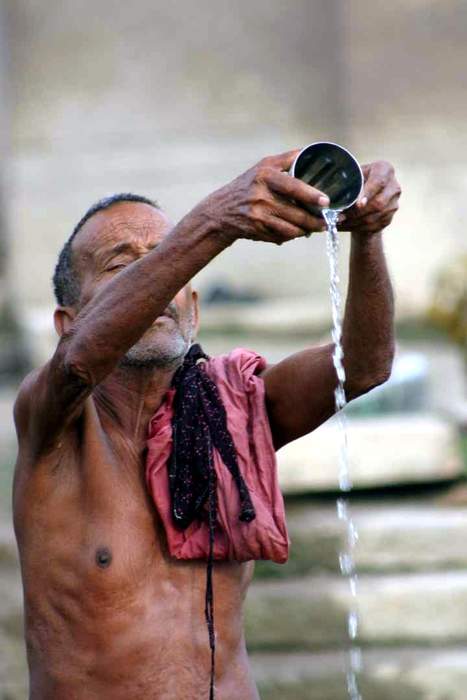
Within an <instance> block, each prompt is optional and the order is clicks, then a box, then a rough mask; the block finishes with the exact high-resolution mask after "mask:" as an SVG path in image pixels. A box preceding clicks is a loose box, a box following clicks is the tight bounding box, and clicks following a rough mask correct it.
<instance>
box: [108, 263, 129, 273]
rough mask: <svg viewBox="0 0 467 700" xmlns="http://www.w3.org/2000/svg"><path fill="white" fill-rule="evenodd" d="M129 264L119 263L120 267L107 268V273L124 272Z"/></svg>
mask: <svg viewBox="0 0 467 700" xmlns="http://www.w3.org/2000/svg"><path fill="white" fill-rule="evenodd" d="M127 265H128V263H118V265H112V266H111V267H107V268H106V270H105V271H106V272H115V271H116V270H123V268H124V267H126V266H127Z"/></svg>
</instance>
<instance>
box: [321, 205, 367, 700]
mask: <svg viewBox="0 0 467 700" xmlns="http://www.w3.org/2000/svg"><path fill="white" fill-rule="evenodd" d="M322 213H323V216H324V219H325V221H326V224H327V227H328V230H327V234H326V252H327V255H328V259H329V269H330V293H331V304H332V323H333V328H332V340H333V342H334V352H333V356H332V361H333V364H334V367H335V370H336V375H337V387H336V389H335V391H334V398H335V407H336V414H337V421H338V425H339V436H340V445H339V488H340V490H341V492H342V494H345V493H348V492H349V491H350V489H351V488H352V482H351V479H350V469H349V456H348V446H347V425H346V416H345V413H344V412H343V409H344V407H345V405H346V403H347V400H346V396H345V390H344V385H345V369H344V365H343V358H344V352H343V348H342V311H341V305H342V303H341V294H340V288H339V282H340V280H339V270H338V256H339V236H338V233H337V221H338V217H339V214H340V211H339V210H335V209H323V210H322ZM337 515H338V518H339V520H341V521H342V522H343V523H344V525H345V528H346V546H345V548H344V549H343V550H342V551H341V552H340V553H339V566H340V570H341V573H342V575H343V576H345V577H346V578H347V580H348V583H349V589H350V595H351V599H350V600H351V602H350V609H349V613H348V618H347V628H348V635H349V639H350V650H349V663H348V669H347V675H346V679H347V691H348V694H349V698H350V700H362V696H361V694H360V692H359V689H358V683H357V674H358V673H359V672H360V671H361V668H362V654H361V649H360V647H359V646H358V644H356V642H355V640H356V639H357V635H358V622H359V619H358V606H357V572H356V567H355V558H354V549H355V546H356V544H357V541H358V533H357V529H356V527H355V525H354V522H353V520H352V517H351V514H350V509H349V501H348V499H347V498H346V497H345V496H344V495H342V496H341V497H340V498H338V499H337Z"/></svg>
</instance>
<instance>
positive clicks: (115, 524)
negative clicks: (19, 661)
mask: <svg viewBox="0 0 467 700" xmlns="http://www.w3.org/2000/svg"><path fill="white" fill-rule="evenodd" d="M33 461H34V460H33V458H32V457H31V455H30V454H28V447H27V445H23V446H22V448H21V450H20V455H19V459H18V465H17V472H16V478H15V493H14V507H15V529H16V533H17V538H18V545H19V549H20V556H21V565H22V573H23V583H24V591H25V617H26V621H25V624H26V642H27V651H28V660H29V665H30V672H31V697H32V698H35V699H37V700H42V699H43V698H54V700H61V698H64V699H65V698H66V700H71V699H72V698H76V700H80V699H81V698H83V699H84V698H86V700H91V699H93V698H96V699H97V698H99V699H100V700H105V698H107V697H108V698H112V699H115V700H117V699H118V698H125V699H126V700H130V699H131V698H142V697H144V698H154V699H156V698H157V699H158V700H169V699H174V700H177V699H178V698H188V697H190V698H192V699H193V700H197V698H200V700H201V699H203V700H204V698H207V696H208V686H209V672H210V653H209V645H208V636H207V629H206V625H205V620H204V596H205V585H206V565H205V563H204V562H200V561H190V562H178V561H175V560H173V559H171V558H170V557H169V556H168V555H167V551H166V546H165V539H164V533H163V528H162V526H161V523H160V520H159V518H158V516H157V513H156V511H155V509H154V507H153V504H152V502H151V501H150V500H149V497H148V495H147V492H146V488H145V480H144V461H145V451H144V444H141V445H138V446H136V445H134V444H133V443H132V442H131V441H129V440H128V439H127V437H126V436H125V435H124V433H123V430H122V429H121V427H120V426H119V425H118V422H117V421H116V420H115V418H114V416H113V415H112V412H111V411H108V410H105V408H104V407H103V406H99V407H97V406H96V403H95V402H94V399H93V398H92V397H90V398H88V399H87V400H86V403H85V407H84V411H83V413H82V415H81V417H80V418H79V420H78V422H77V423H75V424H74V425H73V426H72V427H70V428H69V429H68V430H67V431H66V432H64V434H63V436H62V437H61V438H60V440H59V441H58V442H57V443H56V444H55V445H54V447H53V449H51V450H50V451H49V452H48V453H47V455H46V456H43V457H41V459H40V460H39V463H36V464H34V463H33ZM252 568H253V565H252V564H239V563H236V562H225V563H217V564H216V566H215V572H214V595H215V620H216V633H217V634H216V639H217V653H216V686H217V697H218V698H219V700H234V699H236V698H244V699H245V700H247V699H248V700H249V699H250V698H251V699H253V698H257V697H258V696H257V691H256V690H255V687H254V684H253V682H252V680H251V677H250V672H249V668H248V661H247V657H246V651H245V645H244V638H243V631H242V604H243V599H244V596H245V594H246V589H247V586H248V583H249V581H250V580H251V576H252Z"/></svg>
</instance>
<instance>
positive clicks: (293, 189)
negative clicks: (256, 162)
mask: <svg viewBox="0 0 467 700" xmlns="http://www.w3.org/2000/svg"><path fill="white" fill-rule="evenodd" d="M265 182H266V184H267V185H268V186H269V187H270V189H271V190H272V191H273V192H276V193H277V194H280V195H281V196H282V197H285V198H286V199H294V200H295V201H297V202H299V203H300V204H301V205H302V206H304V207H306V206H315V207H327V206H328V205H329V197H328V196H327V195H325V194H324V192H320V191H319V190H317V189H316V188H315V187H311V185H307V184H306V183H304V182H302V181H301V180H298V179H297V178H296V177H290V175H287V174H286V173H281V172H277V171H275V170H270V171H268V173H267V175H266V178H265Z"/></svg>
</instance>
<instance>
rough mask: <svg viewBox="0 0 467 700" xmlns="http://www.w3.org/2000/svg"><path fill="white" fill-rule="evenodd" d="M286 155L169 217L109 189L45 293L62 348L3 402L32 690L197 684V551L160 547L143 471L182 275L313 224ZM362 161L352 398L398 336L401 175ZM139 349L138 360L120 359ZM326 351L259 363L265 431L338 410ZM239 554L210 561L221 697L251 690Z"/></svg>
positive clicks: (171, 688) (204, 686) (278, 437)
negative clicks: (386, 238) (385, 235)
mask: <svg viewBox="0 0 467 700" xmlns="http://www.w3.org/2000/svg"><path fill="white" fill-rule="evenodd" d="M295 153H296V152H291V153H287V154H282V155H280V156H273V157H270V158H267V159H264V160H263V161H261V162H260V163H259V164H257V165H256V166H254V167H253V168H251V169H250V170H248V171H247V172H246V173H244V174H243V175H241V176H240V177H239V178H237V179H236V180H234V181H233V182H232V183H230V184H229V185H226V186H225V187H223V188H222V189H220V190H218V191H217V192H214V193H213V194H212V195H210V196H209V197H207V198H206V199H205V200H204V201H203V202H201V203H200V204H199V205H198V206H197V207H195V208H194V209H193V211H192V212H190V214H188V215H187V216H186V217H185V218H184V219H183V220H182V221H181V222H180V223H179V224H178V225H177V226H172V225H171V224H170V222H169V221H168V220H167V218H166V217H165V215H164V214H163V213H162V212H160V211H158V210H155V209H153V208H152V207H149V206H147V205H145V204H139V203H129V202H126V203H120V204H116V205H114V206H112V207H111V208H110V209H108V210H106V211H103V212H100V213H98V214H96V215H94V216H93V217H92V218H91V219H90V220H89V221H88V222H87V223H86V224H85V226H84V227H83V229H82V230H81V231H80V233H79V234H78V236H77V238H76V240H75V242H74V244H73V253H74V261H75V264H76V267H77V270H78V271H79V275H80V281H81V296H80V300H79V303H77V304H76V306H74V307H58V308H57V310H56V312H55V324H56V328H57V331H58V333H59V335H60V341H59V343H58V346H57V350H56V352H55V354H54V356H53V357H52V359H51V360H50V361H49V362H48V363H47V364H46V365H45V366H44V367H42V368H41V369H39V370H37V371H35V372H33V373H32V374H31V375H29V376H28V377H27V378H26V379H25V380H24V382H23V384H22V386H21V389H20V392H19V395H18V399H17V402H16V405H15V422H16V427H17V432H18V441H19V454H18V461H17V467H16V474H15V485H14V519H15V530H16V534H17V539H18V546H19V551H20V558H21V566H22V575H23V585H24V594H25V635H26V643H27V651H28V661H29V668H30V697H31V698H32V699H33V700H52V699H53V700H107V699H108V700H120V699H121V700H123V699H125V700H140V699H141V698H147V699H151V698H153V699H154V700H155V699H157V700H182V699H183V700H185V699H187V698H190V700H198V699H199V700H201V699H203V700H207V698H208V686H209V670H210V655H209V647H208V637H207V630H206V625H205V620H204V595H205V581H206V567H205V563H203V562H196V561H190V562H178V561H174V560H173V559H171V558H170V557H169V556H168V554H167V550H166V542H165V536H164V533H163V531H162V528H161V523H160V520H159V518H158V515H157V513H156V511H155V509H154V506H153V504H152V502H151V501H150V499H149V497H148V494H147V492H146V487H145V482H144V463H145V437H146V432H147V426H148V421H149V419H150V417H151V416H152V415H153V414H154V412H155V411H156V410H157V408H158V407H159V406H160V404H161V401H162V400H163V398H164V395H165V393H166V391H167V389H168V387H169V386H170V382H171V379H172V377H173V374H174V372H175V370H176V368H177V367H178V366H179V364H180V362H181V361H182V359H183V352H184V351H185V349H186V347H188V345H189V342H190V340H191V338H192V337H193V335H194V334H195V333H196V328H197V318H198V311H197V299H196V293H195V292H193V291H192V290H191V287H190V284H189V280H190V279H191V278H192V277H193V276H194V275H195V274H196V273H197V272H198V271H199V270H200V269H202V268H203V267H204V266H205V265H207V264H208V263H209V262H210V261H211V260H212V259H213V258H214V257H215V256H216V255H218V254H219V253H221V252H222V251H223V250H225V249H226V248H228V247H229V246H230V245H232V244H233V243H234V242H235V240H237V239H238V238H250V239H255V240H260V241H269V242H273V243H276V244H281V243H284V242H287V241H288V240H293V239H294V238H296V237H297V236H300V235H303V233H304V232H306V231H320V230H322V229H323V222H322V220H321V219H319V218H315V217H313V216H312V215H311V214H309V213H308V212H307V211H306V210H305V209H304V205H306V204H307V203H314V204H316V203H319V198H320V196H321V194H320V193H319V192H317V191H316V190H314V189H313V188H311V187H309V186H308V185H305V184H304V183H300V182H299V181H297V180H294V179H293V178H290V177H289V176H288V175H286V174H285V173H284V172H283V171H284V170H287V169H288V167H289V166H290V163H291V162H292V160H293V157H294V156H295ZM365 174H366V185H365V193H364V197H363V198H362V200H361V201H360V202H359V203H358V205H356V207H355V208H354V209H353V210H352V211H350V212H349V213H348V214H347V218H346V220H345V221H342V223H341V225H342V226H345V227H346V228H347V229H348V230H350V231H352V252H351V259H350V287H349V293H348V299H347V307H346V318H345V325H344V339H343V340H344V349H345V353H346V357H345V365H346V371H347V376H348V384H347V392H348V398H349V399H351V398H353V397H354V396H358V395H360V394H362V393H364V392H365V391H368V390H369V389H370V388H371V387H372V386H375V385H376V384H378V383H381V382H382V381H384V380H385V379H386V378H387V376H388V375H389V372H390V366H391V362H392V352H393V334H392V313H393V310H392V293H391V286H390V282H389V278H388V275H387V270H386V267H385V263H384V255H383V252H382V244H381V230H382V228H384V227H385V226H386V225H387V224H388V223H390V220H391V219H392V216H393V214H394V212H395V210H396V208H397V201H398V198H399V194H400V188H399V186H398V184H397V182H396V181H395V179H394V173H393V170H392V168H391V167H390V166H389V165H388V164H386V163H376V164H373V165H371V166H367V167H366V169H365ZM322 203H323V204H324V203H325V202H322ZM370 340H371V342H370ZM135 352H136V356H137V358H138V361H137V362H136V364H135V363H133V364H132V363H131V362H130V363H129V362H127V361H125V359H124V358H128V356H133V357H135ZM331 355H332V346H331V345H324V346H318V347H310V348H307V349H305V350H303V351H302V352H301V353H297V354H296V355H294V356H292V357H289V358H287V359H286V360H284V361H283V362H281V363H279V364H277V365H275V366H272V367H269V368H267V369H266V370H265V372H264V374H263V380H264V383H265V389H266V402H267V410H268V415H269V419H270V423H271V428H272V433H273V438H274V442H275V445H276V447H280V446H281V445H283V444H286V443H287V442H289V441H290V440H293V439H295V438H297V437H299V436H300V435H304V434H305V433H308V432H310V431H311V430H313V429H314V428H316V427H317V426H318V425H320V424H321V423H322V422H323V421H324V420H326V419H327V418H328V417H329V416H330V415H331V414H332V413H333V410H334V402H333V390H334V386H335V375H334V370H333V366H332V358H331ZM161 358H163V359H161ZM252 569H253V565H252V564H251V563H247V564H239V563H236V562H225V563H217V564H216V565H215V570H214V591H215V620H216V632H217V659H216V698H217V700H239V699H240V698H241V699H242V700H256V699H257V698H258V694H257V690H256V688H255V685H254V682H253V680H252V678H251V673H250V670H249V665H248V659H247V655H246V650H245V640H244V636H243V623H242V608H243V601H244V598H245V595H246V591H247V588H248V584H249V582H250V580H251V576H252Z"/></svg>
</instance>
